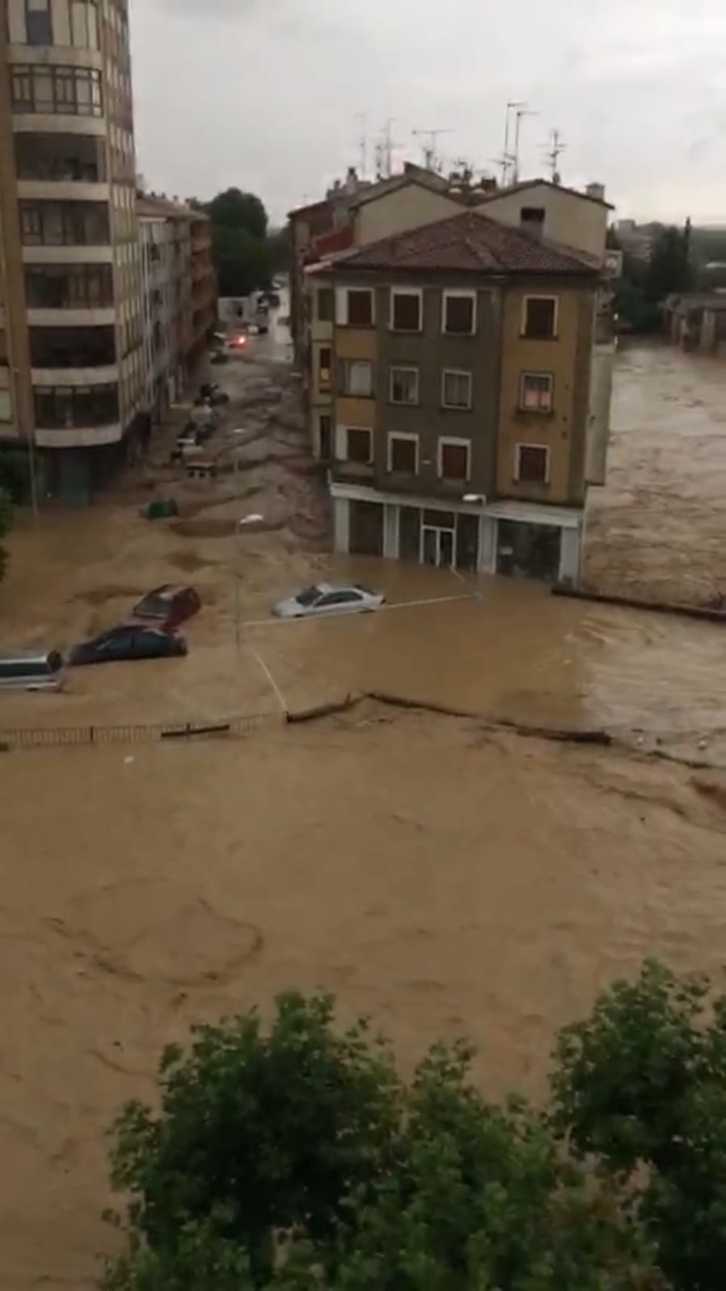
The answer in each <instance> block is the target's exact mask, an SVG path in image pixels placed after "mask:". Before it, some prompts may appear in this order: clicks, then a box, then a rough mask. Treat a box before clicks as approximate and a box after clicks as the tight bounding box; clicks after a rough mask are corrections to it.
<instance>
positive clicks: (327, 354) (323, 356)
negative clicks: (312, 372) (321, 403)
mask: <svg viewBox="0 0 726 1291" xmlns="http://www.w3.org/2000/svg"><path fill="white" fill-rule="evenodd" d="M331 363H332V351H331V349H330V346H329V345H321V346H320V349H319V350H318V387H319V388H320V389H321V390H329V389H330V381H331V372H330V365H331Z"/></svg>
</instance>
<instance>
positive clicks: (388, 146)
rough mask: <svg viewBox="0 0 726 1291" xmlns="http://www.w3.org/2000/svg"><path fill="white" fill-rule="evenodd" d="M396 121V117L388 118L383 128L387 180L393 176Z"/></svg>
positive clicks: (383, 149) (383, 154)
mask: <svg viewBox="0 0 726 1291" xmlns="http://www.w3.org/2000/svg"><path fill="white" fill-rule="evenodd" d="M395 119H396V118H395V117H388V119H387V121H386V124H385V126H384V127H383V148H382V154H381V155H382V159H383V171H384V178H385V179H390V178H391V175H392V174H393V149H394V147H395V145H394V142H393V122H394V121H395Z"/></svg>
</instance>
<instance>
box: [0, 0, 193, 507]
mask: <svg viewBox="0 0 726 1291" xmlns="http://www.w3.org/2000/svg"><path fill="white" fill-rule="evenodd" d="M3 11H4V13H5V12H6V14H7V21H2V22H0V451H1V450H2V448H3V447H10V448H12V447H16V448H17V447H21V448H23V449H24V450H26V449H27V450H28V451H29V460H30V461H31V464H32V465H33V467H34V469H35V471H36V475H37V477H38V482H39V490H38V491H39V493H40V494H41V496H42V495H44V494H45V492H50V493H52V494H53V495H55V496H59V497H61V498H63V499H64V500H67V501H70V502H80V503H82V502H85V501H87V500H88V498H89V497H90V496H91V495H92V493H93V492H94V490H95V489H97V488H98V487H99V486H101V485H102V484H103V483H104V481H105V480H106V479H108V478H109V476H110V475H111V474H112V473H113V471H114V470H115V469H116V468H117V466H118V465H119V464H120V463H121V462H122V461H124V460H125V459H126V457H127V455H128V453H129V452H130V451H131V452H133V451H135V450H136V447H137V446H141V445H142V444H143V442H144V440H145V438H146V435H147V433H148V425H149V418H150V414H151V413H152V411H153V410H154V409H156V410H157V411H158V410H160V409H161V408H163V406H164V403H165V401H166V400H168V397H169V395H170V393H171V391H172V384H173V387H174V388H178V381H179V376H180V374H181V373H182V372H183V371H184V370H185V369H186V368H188V367H189V365H190V363H191V362H192V361H193V358H194V355H195V354H197V353H199V352H200V350H201V347H202V345H203V340H204V335H205V332H206V330H207V329H208V328H209V326H210V325H211V323H212V322H213V316H214V312H215V306H214V283H213V278H212V276H211V273H210V261H209V232H208V225H207V223H206V221H205V220H204V218H203V217H202V216H198V215H197V214H196V213H194V212H191V211H187V212H184V214H183V217H181V222H180V223H179V224H177V223H176V222H175V221H176V219H177V217H176V216H175V215H173V214H172V213H170V214H169V215H168V217H165V218H168V220H169V221H170V222H171V223H172V226H173V228H174V229H175V230H177V231H176V232H175V233H174V236H173V237H172V238H171V241H172V243H173V244H174V245H175V246H176V247H177V249H176V250H174V249H172V251H171V256H172V261H171V262H169V261H168V258H167V260H166V261H165V262H164V263H165V264H166V268H167V269H168V273H167V272H166V269H165V270H164V271H163V272H162V268H161V261H157V262H156V263H155V265H154V267H152V258H151V257H152V254H153V253H152V250H151V247H152V246H153V243H154V235H153V231H151V230H150V228H149V226H148V225H147V224H145V225H144V230H143V238H144V240H143V242H142V232H141V229H140V225H139V219H138V215H137V208H136V172H135V153H134V133H133V116H132V96H131V66H130V55H129V32H128V4H127V0H104V2H103V3H100V2H99V0H72V2H71V0H32V2H31V0H7V5H6V6H5V5H4V6H3ZM155 225H156V227H158V221H155ZM161 240H162V241H163V240H164V239H163V238H162V239H161ZM144 248H146V251H144ZM145 255H146V259H145V258H144V257H145ZM160 255H161V252H160ZM189 279H191V282H189ZM155 293H158V294H155ZM174 293H176V298H175V295H174ZM177 321H178V326H177ZM170 324H171V326H172V327H173V328H176V334H175V335H174V336H169V335H165V334H164V329H165V328H166V327H167V326H168V325H170ZM167 359H168V362H169V365H170V369H171V372H172V378H173V383H172V384H169V382H168V381H167V376H166V375H165V369H164V364H165V363H166V362H167Z"/></svg>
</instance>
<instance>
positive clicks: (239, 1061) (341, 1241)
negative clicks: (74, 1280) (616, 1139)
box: [105, 995, 662, 1291]
mask: <svg viewBox="0 0 726 1291" xmlns="http://www.w3.org/2000/svg"><path fill="white" fill-rule="evenodd" d="M470 1062H471V1053H470V1051H469V1049H468V1048H467V1047H466V1046H465V1045H463V1044H460V1045H456V1046H453V1047H450V1048H447V1047H445V1046H437V1047H436V1048H434V1049H433V1050H432V1051H431V1053H430V1054H429V1055H428V1057H427V1058H426V1059H425V1060H424V1062H423V1063H422V1064H421V1065H420V1067H419V1068H418V1071H417V1072H416V1074H415V1077H414V1079H413V1081H412V1083H411V1085H410V1086H409V1087H404V1086H403V1085H402V1083H401V1082H400V1081H399V1079H398V1077H397V1075H396V1073H395V1070H394V1067H393V1064H392V1061H391V1058H390V1054H389V1051H388V1049H387V1048H386V1047H385V1046H384V1045H382V1043H381V1042H380V1041H376V1040H374V1039H372V1037H371V1035H370V1031H369V1029H368V1026H367V1024H366V1023H365V1022H359V1023H358V1024H357V1025H356V1026H355V1027H353V1028H352V1029H350V1030H348V1031H345V1032H343V1033H338V1032H337V1031H336V1030H335V1028H334V1025H333V1007H332V1001H331V1000H330V999H329V998H328V997H327V996H314V997H312V998H311V999H309V1000H305V999H303V998H301V997H300V996H297V995H288V996H283V997H281V999H280V1000H279V1001H278V1005H277V1012H276V1015H275V1017H274V1019H273V1021H272V1023H271V1025H270V1027H269V1028H268V1029H265V1028H264V1027H263V1026H262V1024H261V1021H260V1019H259V1017H258V1016H257V1014H256V1013H254V1012H252V1013H249V1014H246V1015H244V1016H243V1017H239V1018H236V1019H234V1020H233V1021H231V1022H227V1023H224V1024H223V1025H222V1026H219V1027H204V1028H200V1029H198V1030H197V1031H196V1032H195V1033H194V1037H193V1042H192V1045H191V1049H190V1051H189V1052H187V1053H184V1052H182V1051H181V1050H179V1049H176V1048H174V1049H171V1050H168V1051H167V1053H166V1054H165V1057H164V1060H163V1062H162V1067H161V1073H160V1085H161V1102H160V1110H159V1112H158V1113H153V1112H152V1111H151V1110H150V1109H149V1108H146V1107H143V1106H142V1105H141V1104H139V1103H131V1104H129V1105H128V1106H127V1107H126V1108H125V1110H124V1111H123V1113H122V1115H121V1116H120V1118H119V1119H118V1121H117V1122H116V1125H115V1145H114V1148H113V1153H112V1165H113V1175H112V1177H113V1182H114V1185H115V1186H116V1187H117V1188H119V1189H123V1190H124V1191H126V1192H128V1193H129V1194H130V1202H129V1207H128V1212H127V1216H126V1223H127V1226H128V1232H129V1245H128V1249H127V1251H126V1252H125V1253H124V1254H123V1256H122V1257H121V1258H120V1259H118V1260H116V1261H115V1262H113V1263H112V1264H111V1265H110V1266H109V1268H108V1270H107V1274H106V1279H105V1288H106V1291H187V1288H190V1287H194V1288H195V1291H247V1288H248V1286H249V1285H250V1283H253V1284H254V1286H255V1287H258V1288H259V1287H266V1288H276V1289H277V1288H284V1289H285V1291H303V1288H305V1291H308V1288H309V1287H310V1286H311V1285H315V1284H316V1283H321V1282H322V1284H324V1285H325V1286H326V1287H328V1288H330V1289H331V1291H332V1289H333V1288H335V1291H370V1288H371V1287H374V1286H375V1287H380V1288H381V1291H494V1289H495V1288H497V1287H500V1288H506V1289H507V1291H645V1289H646V1288H647V1289H648V1291H654V1289H655V1288H656V1287H660V1286H661V1285H662V1283H661V1281H660V1279H659V1277H658V1275H657V1273H656V1272H655V1271H654V1268H653V1261H652V1258H651V1254H650V1251H649V1248H648V1244H647V1241H646V1240H645V1238H644V1236H643V1234H642V1232H641V1230H640V1229H639V1228H638V1226H637V1225H635V1224H633V1223H632V1222H631V1221H630V1220H629V1218H628V1216H627V1214H626V1210H625V1206H624V1199H623V1196H622V1193H621V1190H620V1188H619V1186H618V1185H617V1182H608V1186H607V1191H603V1190H601V1189H600V1188H599V1187H598V1186H597V1185H596V1184H594V1183H593V1182H592V1180H591V1179H590V1177H589V1176H588V1173H587V1172H586V1170H585V1169H584V1168H583V1167H582V1166H580V1165H577V1164H573V1163H572V1162H571V1161H570V1160H569V1159H568V1157H567V1154H566V1153H564V1152H562V1151H561V1150H560V1149H559V1147H558V1144H557V1141H556V1137H555V1134H554V1133H553V1130H552V1128H551V1127H550V1125H549V1124H548V1122H547V1120H546V1119H545V1118H544V1117H543V1116H541V1115H539V1114H535V1113H534V1112H532V1111H531V1110H530V1109H529V1108H528V1107H527V1106H526V1105H525V1104H524V1103H521V1102H520V1103H511V1104H510V1105H508V1106H507V1107H506V1108H504V1109H501V1108H497V1107H492V1106H490V1105H488V1104H487V1103H485V1102H484V1100H483V1099H482V1097H481V1095H480V1094H479V1093H478V1092H477V1090H476V1089H475V1087H474V1085H473V1083H472V1080H471V1075H470Z"/></svg>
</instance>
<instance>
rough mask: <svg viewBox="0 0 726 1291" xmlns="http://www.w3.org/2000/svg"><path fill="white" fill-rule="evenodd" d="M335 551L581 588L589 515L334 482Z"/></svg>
mask: <svg viewBox="0 0 726 1291" xmlns="http://www.w3.org/2000/svg"><path fill="white" fill-rule="evenodd" d="M332 495H333V506H334V514H335V550H336V551H337V552H340V553H350V554H351V555H357V556H385V557H388V558H389V559H393V560H409V561H413V562H416V563H418V564H424V565H433V566H439V567H442V568H450V569H459V570H462V571H469V572H472V573H476V572H478V573H487V574H507V575H510V576H511V577H515V578H517V577H518V578H538V579H541V580H543V581H544V582H551V583H555V582H563V583H569V584H571V585H573V586H574V585H576V584H577V583H578V582H579V576H580V551H581V541H582V511H581V510H578V509H576V508H569V507H556V506H552V507H548V506H538V505H535V504H530V503H526V502H493V503H490V504H486V503H485V502H484V501H482V502H481V503H479V502H477V503H462V502H457V503H456V504H454V503H453V502H448V501H446V500H443V499H441V500H439V499H431V498H416V497H406V496H401V497H397V496H392V495H388V494H385V495H384V494H379V493H377V491H376V490H374V489H368V488H365V487H363V486H350V485H345V486H343V485H335V484H334V485H333V486H332Z"/></svg>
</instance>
